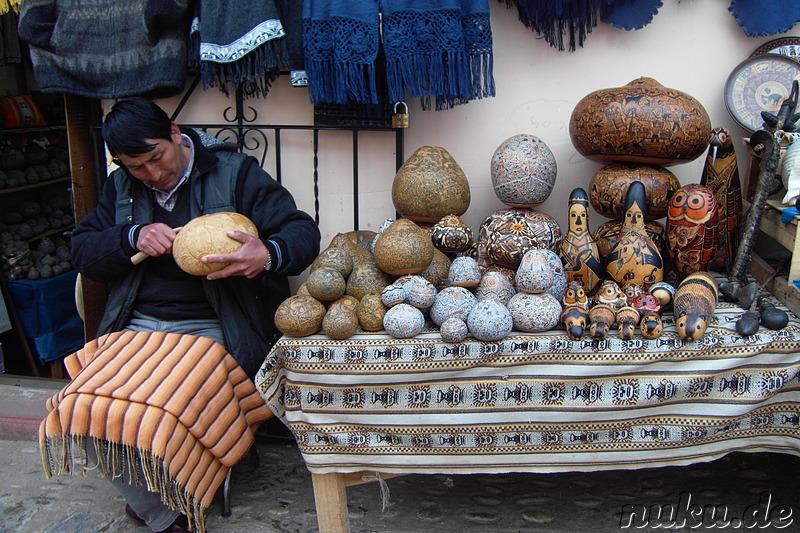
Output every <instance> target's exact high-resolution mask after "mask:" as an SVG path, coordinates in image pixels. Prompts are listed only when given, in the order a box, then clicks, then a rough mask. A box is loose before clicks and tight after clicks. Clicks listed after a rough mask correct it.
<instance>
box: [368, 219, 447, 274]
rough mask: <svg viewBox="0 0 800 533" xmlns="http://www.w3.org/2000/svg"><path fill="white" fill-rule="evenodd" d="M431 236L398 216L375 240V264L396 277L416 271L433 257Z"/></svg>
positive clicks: (429, 262) (416, 272)
mask: <svg viewBox="0 0 800 533" xmlns="http://www.w3.org/2000/svg"><path fill="white" fill-rule="evenodd" d="M433 250H434V247H433V243H432V242H431V239H430V236H429V235H428V234H427V233H426V232H425V231H424V230H423V229H422V228H420V227H419V226H417V225H416V224H414V223H413V222H412V221H410V220H408V219H405V218H401V219H398V220H395V221H394V222H392V223H391V224H390V225H389V227H388V228H386V229H385V230H384V231H383V232H382V233H381V234H380V235H379V236H378V239H377V240H376V241H375V251H374V253H373V255H374V257H375V263H376V264H377V265H378V267H379V268H380V269H381V270H383V271H384V272H386V273H387V274H392V275H395V276H401V275H403V274H419V273H420V272H422V271H423V270H425V269H426V268H428V266H429V265H430V264H431V260H433Z"/></svg>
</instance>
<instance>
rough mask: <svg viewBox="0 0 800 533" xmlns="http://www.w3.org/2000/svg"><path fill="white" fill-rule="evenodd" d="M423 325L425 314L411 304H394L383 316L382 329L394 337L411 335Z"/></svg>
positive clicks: (400, 337)
mask: <svg viewBox="0 0 800 533" xmlns="http://www.w3.org/2000/svg"><path fill="white" fill-rule="evenodd" d="M424 327H425V316H424V315H423V314H422V311H420V310H419V309H417V308H416V307H414V306H413V305H409V304H398V305H395V306H394V307H392V308H391V309H389V310H388V311H386V314H385V315H384V316H383V329H385V330H386V333H388V334H389V335H391V336H392V337H394V338H396V339H407V338H409V337H413V336H415V335H417V334H418V333H420V332H421V331H422V329H423V328H424Z"/></svg>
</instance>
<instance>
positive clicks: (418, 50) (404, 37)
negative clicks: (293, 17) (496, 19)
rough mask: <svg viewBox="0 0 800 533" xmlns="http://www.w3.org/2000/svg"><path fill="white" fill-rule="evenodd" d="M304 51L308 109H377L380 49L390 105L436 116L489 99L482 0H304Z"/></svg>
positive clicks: (488, 57) (487, 47)
mask: <svg viewBox="0 0 800 533" xmlns="http://www.w3.org/2000/svg"><path fill="white" fill-rule="evenodd" d="M379 17H380V20H381V22H380V24H381V31H379ZM381 34H382V38H381ZM303 46H304V49H305V68H306V73H307V74H308V86H309V94H310V96H311V101H312V102H313V103H329V104H351V103H366V104H377V103H379V95H378V90H377V80H376V68H375V61H376V59H377V57H378V54H379V53H380V51H381V49H382V50H383V53H384V55H385V58H386V85H387V91H388V98H389V101H390V102H398V101H402V100H405V99H406V98H409V97H410V98H423V99H424V100H423V106H424V107H429V106H430V101H431V100H434V101H435V105H436V109H437V110H438V109H447V108H449V107H452V106H453V105H456V104H459V103H464V102H467V101H469V100H474V99H478V98H485V97H488V96H494V94H495V87H494V78H493V75H492V70H493V61H492V32H491V28H490V25H489V4H488V0H426V1H412V0H308V1H306V2H304V4H303Z"/></svg>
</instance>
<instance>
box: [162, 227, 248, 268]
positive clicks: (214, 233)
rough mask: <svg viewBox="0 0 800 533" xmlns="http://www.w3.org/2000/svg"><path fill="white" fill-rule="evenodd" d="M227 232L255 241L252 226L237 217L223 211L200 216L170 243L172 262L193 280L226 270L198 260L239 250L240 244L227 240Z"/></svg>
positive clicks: (226, 264)
mask: <svg viewBox="0 0 800 533" xmlns="http://www.w3.org/2000/svg"><path fill="white" fill-rule="evenodd" d="M229 231H241V232H244V233H247V234H248V235H251V236H253V237H258V230H257V229H256V226H255V224H253V222H252V221H251V220H250V219H249V218H247V217H246V216H244V215H241V214H239V213H233V212H227V211H225V212H220V213H212V214H209V215H202V216H199V217H197V218H193V219H192V220H190V221H189V222H187V223H186V224H185V225H184V226H183V228H182V229H181V230H180V231H179V232H178V235H177V236H176V237H175V241H174V242H173V243H172V255H173V257H174V258H175V262H176V263H177V264H178V266H179V267H180V268H181V269H182V270H183V271H184V272H187V273H189V274H193V275H196V276H206V275H208V274H211V273H212V272H216V271H217V270H221V269H223V268H225V267H226V266H228V264H229V263H204V262H203V261H202V260H201V259H202V258H203V257H204V256H206V255H211V254H230V253H233V252H236V251H237V250H239V248H241V247H242V243H241V242H239V241H237V240H236V239H234V238H232V237H229V236H228V232H229Z"/></svg>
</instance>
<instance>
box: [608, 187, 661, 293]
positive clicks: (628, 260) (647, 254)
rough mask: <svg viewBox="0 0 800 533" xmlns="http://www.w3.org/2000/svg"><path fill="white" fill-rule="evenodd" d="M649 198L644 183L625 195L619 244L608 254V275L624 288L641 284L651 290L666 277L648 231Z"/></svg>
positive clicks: (658, 253)
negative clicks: (653, 285) (646, 225)
mask: <svg viewBox="0 0 800 533" xmlns="http://www.w3.org/2000/svg"><path fill="white" fill-rule="evenodd" d="M646 219H647V195H646V192H645V188H644V185H642V182H640V181H634V182H631V184H630V185H629V186H628V192H627V193H626V194H625V218H624V220H623V223H622V232H621V233H620V238H619V242H618V243H617V245H616V246H615V247H614V249H613V250H611V253H610V254H608V263H607V264H606V271H607V272H608V275H609V276H611V277H612V278H613V279H614V280H615V281H616V282H617V283H619V284H620V285H625V284H626V283H637V284H639V285H642V287H643V288H645V289H647V288H648V287H650V285H652V284H653V283H657V282H659V281H661V280H662V279H663V277H664V261H663V258H662V257H661V252H660V251H659V249H658V246H656V244H655V243H654V242H653V240H652V239H651V238H650V236H649V235H648V234H647V230H646V229H645V220H646Z"/></svg>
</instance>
